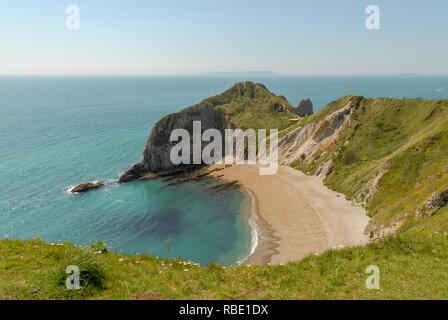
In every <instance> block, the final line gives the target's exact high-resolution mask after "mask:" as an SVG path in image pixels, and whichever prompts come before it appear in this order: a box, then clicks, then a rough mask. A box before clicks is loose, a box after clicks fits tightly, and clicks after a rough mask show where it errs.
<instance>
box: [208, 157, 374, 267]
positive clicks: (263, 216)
mask: <svg viewBox="0 0 448 320" xmlns="http://www.w3.org/2000/svg"><path fill="white" fill-rule="evenodd" d="M211 176H215V177H219V178H221V179H224V180H231V181H234V180H238V181H239V184H240V185H241V186H242V188H243V189H245V190H246V191H247V192H249V194H251V195H252V196H253V197H254V202H253V203H254V206H255V207H254V209H255V211H256V213H257V215H258V219H257V225H258V228H259V234H260V238H259V243H258V246H257V248H256V250H255V252H254V254H253V255H252V256H251V257H250V258H249V259H248V260H247V261H246V263H247V264H268V263H270V264H284V263H288V262H290V261H297V260H300V259H302V258H304V257H306V256H308V255H310V254H315V253H319V252H323V251H326V250H328V249H331V248H340V247H341V246H344V247H346V246H355V245H360V244H365V243H367V242H368V236H367V235H365V234H364V228H365V227H366V226H367V224H368V222H369V217H368V216H367V215H366V213H365V210H364V209H363V208H361V207H358V206H354V205H352V204H351V203H350V202H349V201H347V200H346V199H345V197H344V195H342V194H339V193H337V192H335V191H332V190H330V189H328V188H327V187H326V186H325V185H324V184H323V182H322V180H321V179H319V178H318V177H314V176H307V175H305V174H304V173H302V172H300V171H298V170H295V169H293V168H290V167H286V166H280V167H279V169H278V172H277V174H275V175H271V176H261V175H260V174H259V167H258V165H246V164H244V165H234V166H232V167H229V168H226V169H224V170H221V171H217V172H214V173H213V174H212V175H211Z"/></svg>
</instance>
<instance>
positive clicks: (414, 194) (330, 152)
mask: <svg viewBox="0 0 448 320" xmlns="http://www.w3.org/2000/svg"><path fill="white" fill-rule="evenodd" d="M353 99H358V100H359V104H358V107H357V108H354V109H353V111H352V113H351V115H350V117H351V119H350V123H349V126H348V127H347V128H346V129H345V130H344V131H343V132H342V133H341V134H340V135H339V137H338V138H337V140H336V142H335V143H334V144H333V145H331V146H330V147H329V148H328V149H327V150H324V151H322V152H319V153H318V154H316V155H314V156H313V157H312V159H307V160H304V159H298V160H297V161H295V162H294V163H293V164H292V166H293V167H295V168H297V169H300V170H303V171H305V172H307V173H310V174H313V173H315V171H316V170H317V168H319V167H320V166H322V164H324V163H326V162H327V161H331V162H332V170H331V172H329V174H328V175H327V177H326V178H325V183H326V184H327V185H328V186H329V187H331V188H332V189H334V190H337V191H339V192H342V193H344V194H345V195H346V196H347V197H348V198H349V199H352V200H354V201H357V202H359V203H362V204H363V205H365V207H366V209H367V210H368V213H369V215H370V216H371V217H372V218H373V219H372V223H373V225H377V226H378V225H380V226H382V227H386V228H387V227H391V230H393V231H395V230H396V229H399V230H401V231H415V232H417V231H418V233H423V234H424V233H425V232H431V231H443V230H448V208H447V207H446V205H445V206H444V205H443V199H442V200H441V202H442V205H441V206H439V208H436V210H435V211H434V210H433V211H432V212H431V213H429V212H425V207H426V205H425V203H426V202H427V201H429V200H430V198H431V196H433V195H435V194H437V193H441V192H442V191H443V190H445V189H447V188H448V174H447V173H448V100H439V101H431V100H417V99H388V98H380V99H364V98H362V97H343V98H341V99H339V100H337V101H334V102H332V103H330V104H329V105H328V106H326V107H325V108H324V109H322V110H321V111H320V112H318V113H317V114H315V115H313V116H311V117H309V118H307V119H305V121H304V122H303V123H300V124H298V125H299V126H305V125H307V124H309V123H312V122H314V121H317V120H319V119H323V118H324V117H326V116H328V115H329V114H331V113H333V112H335V111H336V110H339V109H341V108H343V107H344V106H345V105H346V104H347V103H348V101H350V100H353ZM445 204H446V203H445ZM372 232H375V227H373V228H372Z"/></svg>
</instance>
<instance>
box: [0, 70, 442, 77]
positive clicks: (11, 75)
mask: <svg viewBox="0 0 448 320" xmlns="http://www.w3.org/2000/svg"><path fill="white" fill-rule="evenodd" d="M239 74H240V75H244V74H251V75H260V76H271V77H276V76H289V77H359V76H366V77H368V76H409V77H412V76H441V77H447V76H448V74H442V73H440V74H439V73H435V74H434V73H360V74H294V73H277V72H272V71H235V72H233V71H225V72H220V71H218V72H215V71H212V72H203V73H179V74H176V73H172V74H171V73H170V74H160V73H152V74H151V73H148V74H119V73H117V74H100V73H98V74H72V73H66V74H62V73H61V74H57V73H50V74H26V73H23V74H0V77H14V76H17V77H21V76H23V77H33V76H35V77H58V76H62V77H151V76H165V77H170V76H208V77H213V76H231V75H235V76H236V75H239Z"/></svg>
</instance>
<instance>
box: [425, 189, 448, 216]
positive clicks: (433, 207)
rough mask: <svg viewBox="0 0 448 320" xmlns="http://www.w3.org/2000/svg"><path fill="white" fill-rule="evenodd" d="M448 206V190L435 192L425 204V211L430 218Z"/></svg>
mask: <svg viewBox="0 0 448 320" xmlns="http://www.w3.org/2000/svg"><path fill="white" fill-rule="evenodd" d="M447 204H448V188H445V189H443V190H439V191H437V192H434V193H433V194H432V195H431V197H430V198H429V199H428V200H426V202H425V208H424V209H425V211H426V214H427V215H428V216H433V215H434V214H435V213H436V212H437V211H438V210H439V209H441V208H443V207H444V206H446V205H447Z"/></svg>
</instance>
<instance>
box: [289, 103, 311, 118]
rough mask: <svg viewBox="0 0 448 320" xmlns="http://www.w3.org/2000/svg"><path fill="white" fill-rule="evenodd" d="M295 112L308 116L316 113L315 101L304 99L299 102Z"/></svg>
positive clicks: (300, 115)
mask: <svg viewBox="0 0 448 320" xmlns="http://www.w3.org/2000/svg"><path fill="white" fill-rule="evenodd" d="M293 112H294V113H295V114H296V115H298V116H299V117H306V116H310V115H312V114H314V111H313V103H312V102H311V100H310V99H302V100H300V102H299V105H298V106H297V108H295V109H294V110H293Z"/></svg>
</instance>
